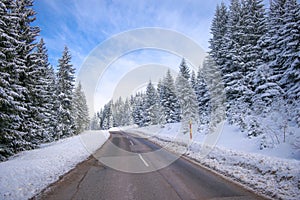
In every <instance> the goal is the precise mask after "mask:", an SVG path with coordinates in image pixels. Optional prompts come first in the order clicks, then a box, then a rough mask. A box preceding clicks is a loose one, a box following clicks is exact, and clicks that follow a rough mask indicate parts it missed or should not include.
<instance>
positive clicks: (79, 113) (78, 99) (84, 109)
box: [73, 82, 90, 134]
mask: <svg viewBox="0 0 300 200" xmlns="http://www.w3.org/2000/svg"><path fill="white" fill-rule="evenodd" d="M73 116H74V119H75V126H76V130H75V134H79V133H81V132H83V131H85V130H87V129H88V128H89V123H90V120H89V111H88V106H87V103H86V98H85V94H84V92H83V89H82V86H81V83H80V82H79V83H78V85H77V87H76V88H75V92H74V97H73Z"/></svg>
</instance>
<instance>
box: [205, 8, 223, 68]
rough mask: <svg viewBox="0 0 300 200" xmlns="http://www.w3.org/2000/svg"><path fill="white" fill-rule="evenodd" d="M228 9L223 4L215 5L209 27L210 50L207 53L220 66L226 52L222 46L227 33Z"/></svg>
mask: <svg viewBox="0 0 300 200" xmlns="http://www.w3.org/2000/svg"><path fill="white" fill-rule="evenodd" d="M227 23H228V11H227V7H226V6H225V4H224V3H223V2H222V3H221V5H217V8H216V11H215V15H214V18H213V21H212V25H211V28H210V33H211V34H212V38H211V39H210V40H209V44H210V51H209V55H210V56H211V57H212V58H213V59H214V61H215V62H216V64H217V65H219V66H220V67H222V66H223V65H224V62H225V59H226V56H227V52H226V51H225V49H224V47H225V46H226V43H225V42H224V40H225V35H226V33H227Z"/></svg>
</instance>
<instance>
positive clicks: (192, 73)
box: [190, 70, 196, 90]
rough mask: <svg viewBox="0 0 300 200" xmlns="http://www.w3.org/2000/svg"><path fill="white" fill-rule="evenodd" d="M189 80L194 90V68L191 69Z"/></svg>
mask: <svg viewBox="0 0 300 200" xmlns="http://www.w3.org/2000/svg"><path fill="white" fill-rule="evenodd" d="M190 82H191V86H192V88H193V89H194V90H195V87H196V74H195V72H194V70H192V72H191V79H190Z"/></svg>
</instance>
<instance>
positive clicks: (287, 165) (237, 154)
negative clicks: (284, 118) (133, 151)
mask: <svg viewBox="0 0 300 200" xmlns="http://www.w3.org/2000/svg"><path fill="white" fill-rule="evenodd" d="M194 130H195V129H194ZM127 131H130V132H132V133H136V134H139V135H141V136H143V137H147V138H148V139H150V140H152V141H154V142H156V143H158V144H160V145H161V146H163V147H166V148H167V149H169V150H170V151H173V152H176V153H179V154H185V155H187V156H189V157H190V158H192V159H194V160H197V162H199V163H201V164H202V165H204V166H206V167H208V168H210V169H212V170H215V171H217V172H218V173H219V174H222V175H224V176H225V177H227V178H230V179H232V180H235V181H238V182H240V183H241V184H243V185H244V186H246V187H248V188H249V189H252V190H254V191H256V192H258V193H260V194H264V195H266V196H269V197H272V198H274V199H288V200H292V199H295V200H296V199H297V200H298V199H299V198H300V150H299V147H295V146H293V145H292V144H291V143H288V142H286V143H282V144H279V145H276V147H274V148H271V149H270V148H267V149H263V150H260V141H261V139H262V138H261V137H256V138H252V139H249V138H248V137H247V136H246V133H242V132H240V131H239V129H238V128H237V127H235V126H233V125H229V124H228V123H225V125H224V127H223V130H222V132H221V135H220V137H219V139H218V142H217V144H216V146H214V147H213V148H211V149H210V147H207V146H205V145H203V141H205V137H206V136H205V135H204V134H203V133H202V134H201V131H200V132H197V133H194V135H193V141H192V143H190V145H189V147H188V148H187V147H186V145H185V142H182V139H183V137H182V136H181V135H180V134H178V133H179V132H180V124H179V123H177V124H167V125H165V126H164V127H163V128H162V127H161V126H149V127H143V128H130V129H128V130H127ZM298 131H299V132H298V133H300V130H298ZM176 135H177V136H176ZM207 148H208V149H207ZM206 150H207V152H209V153H208V154H207V155H206V153H205V152H206Z"/></svg>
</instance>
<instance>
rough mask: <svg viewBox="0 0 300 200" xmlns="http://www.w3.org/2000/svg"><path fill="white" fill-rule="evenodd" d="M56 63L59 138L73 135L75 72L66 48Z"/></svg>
mask: <svg viewBox="0 0 300 200" xmlns="http://www.w3.org/2000/svg"><path fill="white" fill-rule="evenodd" d="M58 63H59V64H58V73H57V86H58V101H59V110H58V128H59V130H58V131H59V133H60V134H59V135H60V136H62V137H68V136H71V135H72V134H74V133H75V121H74V116H73V115H72V100H73V89H74V82H75V80H74V79H75V78H74V72H75V70H74V68H73V66H72V64H71V55H70V52H69V50H68V48H67V47H65V48H64V51H63V54H62V57H61V58H60V59H59V60H58Z"/></svg>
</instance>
